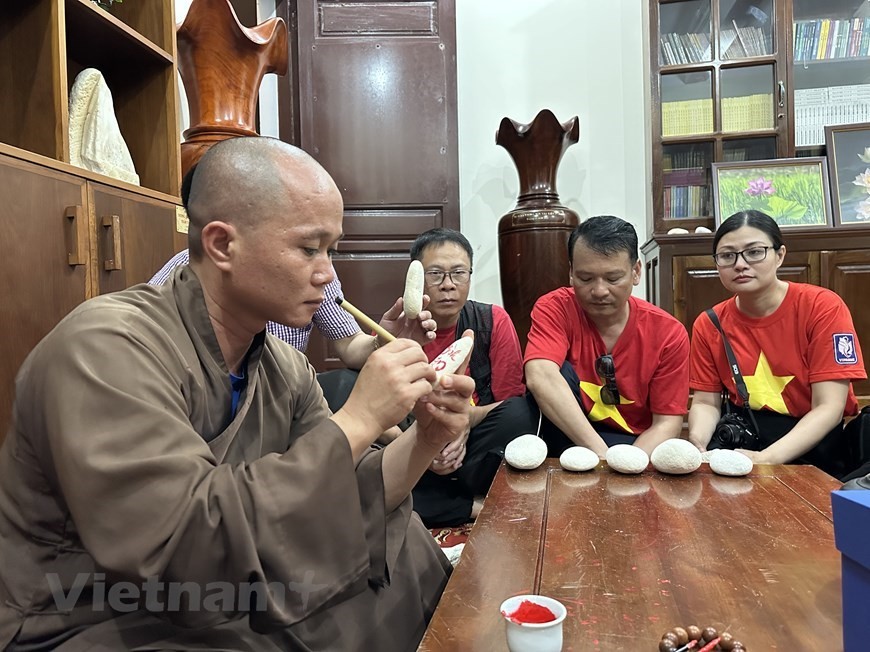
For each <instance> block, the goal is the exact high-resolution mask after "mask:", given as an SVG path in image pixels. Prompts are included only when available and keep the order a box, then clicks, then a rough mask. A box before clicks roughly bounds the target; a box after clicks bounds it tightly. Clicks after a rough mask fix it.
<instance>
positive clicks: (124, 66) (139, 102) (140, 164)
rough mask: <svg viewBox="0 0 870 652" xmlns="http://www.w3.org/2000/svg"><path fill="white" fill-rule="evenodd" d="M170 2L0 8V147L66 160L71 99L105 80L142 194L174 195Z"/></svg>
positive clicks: (38, 2)
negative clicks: (85, 77)
mask: <svg viewBox="0 0 870 652" xmlns="http://www.w3.org/2000/svg"><path fill="white" fill-rule="evenodd" d="M175 56H176V55H175V12H174V2H173V0H136V1H135V2H124V3H122V4H117V3H116V4H114V5H112V8H111V11H105V10H103V9H101V8H99V7H98V6H97V5H96V4H95V3H94V2H92V1H91V0H28V1H27V2H4V3H0V143H6V144H8V145H13V146H15V147H18V148H20V149H23V150H27V151H31V152H35V153H37V154H41V155H43V156H46V157H48V158H52V159H55V160H58V161H62V162H69V161H70V143H69V134H68V128H69V124H68V123H69V111H68V104H69V92H70V89H71V88H72V85H73V82H74V81H75V78H76V75H78V74H79V73H80V72H81V71H82V70H84V69H85V68H96V69H98V70H99V71H100V72H102V73H103V77H104V78H105V80H106V84H107V85H108V87H109V90H111V92H112V99H113V101H114V109H115V115H116V117H117V119H118V125H119V127H120V129H121V134H122V135H123V137H124V140H125V141H126V143H127V147H128V148H129V150H130V155H131V156H132V158H133V164H134V166H135V168H136V172H137V173H138V174H139V178H140V182H141V184H142V186H143V187H145V188H151V189H153V190H157V191H159V192H163V193H167V194H171V195H178V193H179V188H180V184H181V181H180V169H181V163H180V156H179V144H178V141H179V128H178V89H177V87H176V66H175Z"/></svg>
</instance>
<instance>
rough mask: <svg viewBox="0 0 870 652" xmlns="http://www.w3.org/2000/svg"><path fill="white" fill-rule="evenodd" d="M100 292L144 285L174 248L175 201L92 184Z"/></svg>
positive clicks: (96, 272) (96, 261) (97, 273)
mask: <svg viewBox="0 0 870 652" xmlns="http://www.w3.org/2000/svg"><path fill="white" fill-rule="evenodd" d="M90 188H91V195H92V197H93V213H94V219H95V230H96V252H95V255H94V261H95V274H96V275H97V277H98V279H99V291H100V293H106V292H115V291H117V290H123V289H124V288H127V287H129V286H131V285H135V284H136V283H144V282H145V281H147V280H148V279H150V278H151V277H152V276H153V275H154V272H156V271H157V270H159V269H160V268H161V267H162V266H163V265H164V264H165V263H166V261H167V260H169V259H170V258H171V257H172V256H173V255H174V254H175V251H176V244H175V237H174V236H175V205H174V204H170V203H168V202H161V201H159V200H156V199H149V198H147V197H142V196H140V195H135V194H133V193H130V192H127V191H124V190H117V189H115V188H111V187H109V186H103V185H101V184H98V183H92V184H90Z"/></svg>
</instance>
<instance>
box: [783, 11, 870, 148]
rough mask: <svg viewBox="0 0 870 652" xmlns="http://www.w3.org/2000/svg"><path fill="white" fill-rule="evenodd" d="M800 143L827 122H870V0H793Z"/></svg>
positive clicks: (819, 137) (813, 138)
mask: <svg viewBox="0 0 870 652" xmlns="http://www.w3.org/2000/svg"><path fill="white" fill-rule="evenodd" d="M792 8H793V16H794V24H793V26H792V48H793V53H794V67H793V70H794V119H795V146H796V147H812V146H817V145H822V144H824V142H825V126H826V125H840V124H852V123H856V122H870V2H866V1H865V0H793V5H792Z"/></svg>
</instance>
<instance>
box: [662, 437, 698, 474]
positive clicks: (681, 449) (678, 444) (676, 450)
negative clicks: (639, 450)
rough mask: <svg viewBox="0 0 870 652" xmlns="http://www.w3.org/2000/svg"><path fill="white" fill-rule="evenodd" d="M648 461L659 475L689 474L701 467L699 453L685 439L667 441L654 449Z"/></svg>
mask: <svg viewBox="0 0 870 652" xmlns="http://www.w3.org/2000/svg"><path fill="white" fill-rule="evenodd" d="M650 461H651V462H652V465H653V466H654V467H655V469H656V471H659V472H660V473H670V474H673V475H679V474H683V473H691V472H692V471H695V470H696V469H697V468H698V467H699V466H701V451H699V450H698V449H697V447H696V446H695V445H694V444H692V443H690V442H688V441H686V440H685V439H668V440H666V441H663V442H662V443H661V444H659V445H658V446H656V447H655V449H654V450H653V452H652V455H651V456H650Z"/></svg>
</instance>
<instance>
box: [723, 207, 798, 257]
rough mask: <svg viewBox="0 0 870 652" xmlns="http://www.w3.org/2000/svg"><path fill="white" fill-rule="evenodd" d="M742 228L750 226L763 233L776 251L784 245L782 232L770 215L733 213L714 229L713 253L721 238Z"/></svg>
mask: <svg viewBox="0 0 870 652" xmlns="http://www.w3.org/2000/svg"><path fill="white" fill-rule="evenodd" d="M744 226H751V227H752V228H753V229H758V230H759V231H762V232H763V233H765V234H766V235H767V237H768V238H770V241H771V242H772V243H773V248H774V249H776V250H777V251H779V249H780V248H781V247H782V245H783V244H784V243H783V241H782V231H780V230H779V225H778V224H777V223H776V222H774V221H773V218H772V217H771V216H770V215H768V214H767V213H762V212H761V211H755V210H752V211H740V212H739V213H734V215H732V216H731V217H729V218H728V219H727V220H725V221H724V222H722V224H720V225H719V228H718V229H716V235H715V237H714V238H713V253H714V254H715V253H716V247H718V246H719V241H720V240H721V239H722V236H724V235H725V234H726V233H731V232H732V231H736V230H737V229H739V228H741V227H744Z"/></svg>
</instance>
